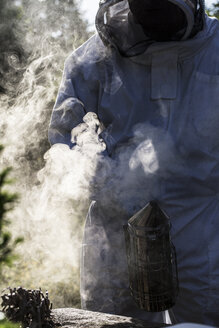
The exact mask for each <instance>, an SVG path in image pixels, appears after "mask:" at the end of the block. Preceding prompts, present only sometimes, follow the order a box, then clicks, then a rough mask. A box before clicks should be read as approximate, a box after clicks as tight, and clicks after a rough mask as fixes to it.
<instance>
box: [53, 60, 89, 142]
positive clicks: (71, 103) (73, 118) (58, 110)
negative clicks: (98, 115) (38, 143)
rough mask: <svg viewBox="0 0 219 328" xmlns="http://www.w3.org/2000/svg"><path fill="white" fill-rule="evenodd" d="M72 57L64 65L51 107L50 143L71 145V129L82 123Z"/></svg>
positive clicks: (84, 112)
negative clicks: (56, 94) (53, 104)
mask: <svg viewBox="0 0 219 328" xmlns="http://www.w3.org/2000/svg"><path fill="white" fill-rule="evenodd" d="M72 62H73V61H72V58H71V59H70V60H69V59H67V60H66V62H65V66H64V72H63V77H62V82H61V85H60V88H59V91H58V96H57V99H56V102H55V106H54V108H53V112H52V116H51V121H50V125H49V131H48V138H49V142H50V144H51V145H53V144H56V143H63V144H67V145H69V147H70V148H71V147H72V143H71V130H72V129H73V128H74V127H76V126H77V125H78V124H80V123H82V121H83V117H84V115H85V114H86V111H85V108H84V104H83V102H82V101H81V100H80V99H79V97H78V95H77V93H76V89H75V86H74V84H75V83H76V82H77V74H74V65H73V64H72Z"/></svg>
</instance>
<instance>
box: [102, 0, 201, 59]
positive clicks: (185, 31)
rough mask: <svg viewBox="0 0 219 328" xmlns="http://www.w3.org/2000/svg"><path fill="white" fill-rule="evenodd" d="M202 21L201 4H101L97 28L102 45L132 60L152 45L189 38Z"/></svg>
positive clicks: (176, 0) (115, 0)
mask: <svg viewBox="0 0 219 328" xmlns="http://www.w3.org/2000/svg"><path fill="white" fill-rule="evenodd" d="M204 17H205V9H204V0H102V1H101V2H100V8H99V11H98V13H97V17H96V27H97V30H98V32H99V35H100V37H101V38H102V40H103V42H104V43H105V44H108V45H109V44H110V45H111V46H113V47H116V48H117V49H119V51H120V53H121V54H122V55H125V56H135V55H138V54H140V53H142V52H143V51H145V49H146V47H147V46H148V45H150V44H151V43H153V42H157V41H158V42H169V41H184V40H187V39H189V38H192V37H193V36H194V35H196V34H197V33H198V32H199V31H200V30H202V28H203V25H204V21H205V18H204Z"/></svg>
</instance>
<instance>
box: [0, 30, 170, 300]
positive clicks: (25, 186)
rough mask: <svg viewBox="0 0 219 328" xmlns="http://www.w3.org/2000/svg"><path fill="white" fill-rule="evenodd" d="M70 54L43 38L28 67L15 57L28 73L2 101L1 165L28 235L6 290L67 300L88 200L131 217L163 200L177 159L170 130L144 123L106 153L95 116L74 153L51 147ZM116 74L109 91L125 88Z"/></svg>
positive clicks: (18, 225)
mask: <svg viewBox="0 0 219 328" xmlns="http://www.w3.org/2000/svg"><path fill="white" fill-rule="evenodd" d="M27 37H29V36H28V35H27ZM87 52H89V49H86V58H88V55H87ZM66 55H67V54H66V53H65V52H64V51H63V49H62V47H60V46H55V45H54V44H53V43H51V42H50V41H49V39H48V38H46V37H43V38H42V40H41V41H40V43H39V45H37V49H36V51H35V52H33V54H32V56H31V58H29V61H28V63H26V66H25V67H24V66H22V67H19V65H18V63H17V62H16V61H15V62H14V61H13V60H12V59H13V58H11V60H12V64H13V65H14V66H16V65H18V68H17V69H22V72H24V73H23V78H22V80H21V82H20V84H19V87H18V88H17V90H16V92H15V94H14V95H13V97H11V96H10V95H7V94H5V95H1V99H0V108H1V110H0V133H1V143H2V144H3V145H4V146H5V151H4V154H3V156H2V157H1V159H0V168H3V167H5V166H8V165H9V166H12V167H13V176H14V177H15V183H14V184H13V186H12V187H11V188H12V189H13V191H16V192H18V193H19V194H20V200H19V203H18V204H17V206H16V207H15V210H14V211H13V212H11V213H10V218H11V222H12V224H11V230H12V234H13V235H14V236H16V235H19V236H23V237H24V243H23V244H22V245H20V246H19V247H18V249H17V253H18V254H19V258H18V259H17V260H16V261H15V262H14V265H13V267H12V268H10V269H9V270H6V271H5V274H4V280H3V281H2V287H5V286H7V285H23V286H24V287H28V288H39V287H42V288H48V289H49V290H50V291H51V293H52V295H53V290H54V289H55V288H56V285H59V288H60V289H58V292H57V293H56V295H55V296H56V297H58V296H57V295H59V294H62V293H63V294H64V293H65V291H66V289H68V292H67V294H68V297H69V294H72V295H76V294H77V292H78V288H79V279H78V272H79V254H80V251H81V238H82V230H83V225H84V221H85V217H86V213H87V210H88V207H89V204H90V202H91V201H92V200H95V201H96V202H99V203H100V204H101V207H102V208H105V209H106V215H108V214H110V212H112V213H117V214H119V215H121V217H123V218H127V219H128V218H129V217H130V216H131V215H132V214H134V212H135V211H137V210H139V209H140V208H141V207H143V206H145V204H146V203H147V202H148V201H149V200H151V199H155V198H156V197H158V195H159V192H160V184H159V181H160V179H161V178H162V177H164V176H166V175H167V174H168V161H171V160H173V157H174V154H175V151H174V149H173V146H172V144H171V141H170V140H169V138H168V136H167V135H166V133H165V132H162V131H160V130H159V129H157V128H154V127H151V126H150V125H148V124H143V125H138V126H136V127H135V129H134V132H133V138H132V139H131V140H130V141H129V142H128V144H126V145H123V146H120V147H118V148H117V149H116V150H115V152H114V153H113V154H112V155H111V156H109V155H108V153H107V146H108V145H107V143H108V141H109V140H110V138H111V136H110V132H109V133H108V135H107V130H105V127H104V126H103V124H102V123H101V122H99V120H98V117H97V116H96V115H95V114H94V113H88V114H87V115H86V116H85V117H84V123H82V124H81V125H79V126H77V127H76V128H75V129H73V131H72V141H73V142H74V143H75V147H74V148H73V149H72V150H71V149H69V148H68V146H66V145H62V144H58V145H54V146H52V147H51V148H50V149H49V144H48V142H47V139H46V134H47V129H48V125H49V119H50V115H51V110H52V106H53V104H54V101H55V97H56V94H57V88H58V85H59V82H60V75H61V72H62V69H63V62H64V58H66ZM79 60H83V58H81V59H80V58H79ZM91 60H92V57H91ZM60 63H62V64H60ZM114 75H115V81H114V85H113V86H111V87H112V90H111V91H110V92H112V93H114V92H116V90H117V89H118V86H120V85H121V83H122V82H121V80H120V79H119V78H118V77H117V75H116V72H115V74H114ZM103 130H105V132H106V133H105V137H104V140H105V141H106V144H105V142H104V140H103V139H102V138H101V132H103ZM47 149H49V150H48V151H47V152H46V154H45V155H44V152H45V150H47ZM43 155H44V159H43ZM174 160H175V159H174ZM112 215H113V214H112ZM110 216H111V214H110ZM12 287H14V286H12ZM77 295H78V294H77ZM63 297H64V296H63ZM77 301H78V300H76V301H74V300H72V299H70V300H69V301H67V303H65V300H64V301H63V299H61V298H60V299H58V300H57V299H56V300H54V303H55V305H57V306H63V305H72V304H76V303H77Z"/></svg>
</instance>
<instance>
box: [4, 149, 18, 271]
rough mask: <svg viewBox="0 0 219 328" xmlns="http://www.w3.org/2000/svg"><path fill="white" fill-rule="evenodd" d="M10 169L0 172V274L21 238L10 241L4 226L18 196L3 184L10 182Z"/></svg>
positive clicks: (10, 237)
mask: <svg viewBox="0 0 219 328" xmlns="http://www.w3.org/2000/svg"><path fill="white" fill-rule="evenodd" d="M2 150H3V147H2V146H1V145H0V153H1V151H2ZM10 171H11V169H10V168H6V169H4V170H3V171H1V172H0V274H1V271H2V267H3V266H4V265H8V266H10V265H12V262H13V260H14V259H15V255H14V253H13V251H14V248H15V247H16V245H17V244H19V243H21V242H22V240H23V239H22V238H16V239H15V240H14V241H12V236H11V233H10V232H9V231H8V229H7V228H6V227H7V226H8V225H9V223H10V221H9V220H8V219H7V214H8V212H9V211H11V210H12V209H13V207H14V203H15V201H16V200H17V198H18V196H17V195H16V194H14V193H10V192H8V191H7V190H6V189H5V186H7V185H8V184H10V183H11V182H12V181H11V180H10V179H9V177H8V176H9V173H10Z"/></svg>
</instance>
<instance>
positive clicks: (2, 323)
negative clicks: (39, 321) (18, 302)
mask: <svg viewBox="0 0 219 328" xmlns="http://www.w3.org/2000/svg"><path fill="white" fill-rule="evenodd" d="M0 328H20V325H19V324H14V323H11V322H9V321H7V320H0Z"/></svg>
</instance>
